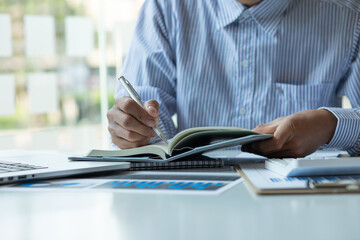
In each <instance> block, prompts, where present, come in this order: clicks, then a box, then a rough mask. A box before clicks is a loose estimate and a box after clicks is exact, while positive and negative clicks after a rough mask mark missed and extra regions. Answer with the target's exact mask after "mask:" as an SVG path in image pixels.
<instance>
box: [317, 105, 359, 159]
mask: <svg viewBox="0 0 360 240" xmlns="http://www.w3.org/2000/svg"><path fill="white" fill-rule="evenodd" d="M320 109H326V110H328V111H329V112H331V113H332V114H334V116H335V117H336V118H337V126H336V130H335V133H334V136H333V138H332V140H331V141H330V143H329V144H325V145H323V147H324V148H337V149H343V150H346V151H348V152H349V154H351V155H354V154H357V153H358V150H357V149H356V146H357V145H359V142H360V114H359V113H358V112H356V111H354V110H353V109H344V108H327V107H324V108H320Z"/></svg>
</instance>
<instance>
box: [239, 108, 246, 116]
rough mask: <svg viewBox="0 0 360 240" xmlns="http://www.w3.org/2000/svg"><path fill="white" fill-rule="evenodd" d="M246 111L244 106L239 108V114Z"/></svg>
mask: <svg viewBox="0 0 360 240" xmlns="http://www.w3.org/2000/svg"><path fill="white" fill-rule="evenodd" d="M245 113H246V109H245V108H244V107H241V108H240V114H241V115H244V114H245Z"/></svg>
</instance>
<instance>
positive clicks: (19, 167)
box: [0, 161, 47, 173]
mask: <svg viewBox="0 0 360 240" xmlns="http://www.w3.org/2000/svg"><path fill="white" fill-rule="evenodd" d="M43 168H47V167H41V166H35V165H30V164H24V163H14V162H4V161H0V173H9V172H19V171H26V170H35V169H43Z"/></svg>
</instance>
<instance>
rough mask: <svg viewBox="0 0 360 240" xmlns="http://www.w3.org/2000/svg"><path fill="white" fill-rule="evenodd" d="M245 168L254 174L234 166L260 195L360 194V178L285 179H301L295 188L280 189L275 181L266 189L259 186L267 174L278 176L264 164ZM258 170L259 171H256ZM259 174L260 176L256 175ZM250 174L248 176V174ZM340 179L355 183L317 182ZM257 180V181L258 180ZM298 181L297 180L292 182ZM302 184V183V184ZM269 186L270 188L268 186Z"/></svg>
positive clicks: (340, 181) (246, 165) (289, 185)
mask: <svg viewBox="0 0 360 240" xmlns="http://www.w3.org/2000/svg"><path fill="white" fill-rule="evenodd" d="M242 165H243V166H245V169H247V170H249V167H250V168H253V169H250V170H251V171H253V172H254V173H251V174H249V171H247V170H245V169H242V168H241V165H240V166H239V165H238V166H234V168H235V170H236V171H237V172H238V173H239V174H240V176H241V177H242V178H243V179H244V181H245V183H246V184H247V185H248V186H249V188H250V189H251V190H253V191H254V192H256V193H257V194H259V195H281V194H344V193H346V194H358V193H360V176H356V178H354V177H355V176H331V177H330V176H324V177H315V178H311V177H308V178H305V177H302V178H286V177H283V179H299V180H298V181H299V184H295V185H294V187H291V184H288V187H284V186H285V185H286V184H284V185H283V186H282V187H279V184H276V183H279V182H276V181H274V183H273V184H271V182H270V183H268V184H264V185H266V187H262V186H261V184H258V183H259V182H260V181H262V180H263V179H261V178H264V179H265V178H266V177H267V175H266V176H264V173H265V174H269V176H278V175H276V174H274V173H272V172H270V171H269V170H267V169H265V167H264V164H262V163H256V164H242ZM255 168H257V170H255ZM256 171H257V172H258V174H257V173H256ZM247 173H248V174H247ZM335 177H339V178H340V179H345V178H349V179H354V180H355V181H352V182H346V181H343V180H339V181H333V182H331V183H329V182H316V180H315V179H320V178H329V179H330V178H335ZM256 178H257V179H256ZM292 181H296V180H292ZM301 182H302V183H301ZM267 185H268V186H267ZM272 185H273V186H272Z"/></svg>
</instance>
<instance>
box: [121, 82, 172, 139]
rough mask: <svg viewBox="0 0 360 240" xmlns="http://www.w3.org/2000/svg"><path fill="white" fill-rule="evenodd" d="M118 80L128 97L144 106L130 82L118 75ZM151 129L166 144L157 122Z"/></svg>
mask: <svg viewBox="0 0 360 240" xmlns="http://www.w3.org/2000/svg"><path fill="white" fill-rule="evenodd" d="M118 80H119V81H120V83H121V85H122V86H123V87H124V88H125V90H126V91H127V93H128V94H129V95H130V97H131V98H132V99H133V100H134V101H135V102H137V104H139V105H140V106H141V107H143V108H145V106H144V104H143V102H142V101H141V98H140V96H139V94H138V93H137V92H136V91H135V89H134V88H133V86H132V85H131V84H130V82H129V81H128V80H126V79H125V77H123V76H121V77H119V78H118ZM153 130H154V131H155V133H156V134H157V135H158V136H159V137H160V138H161V139H162V140H163V141H164V142H165V143H166V144H168V141H167V140H166V137H165V136H164V133H163V132H162V131H161V129H160V127H159V125H158V124H156V125H155V126H154V127H153Z"/></svg>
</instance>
